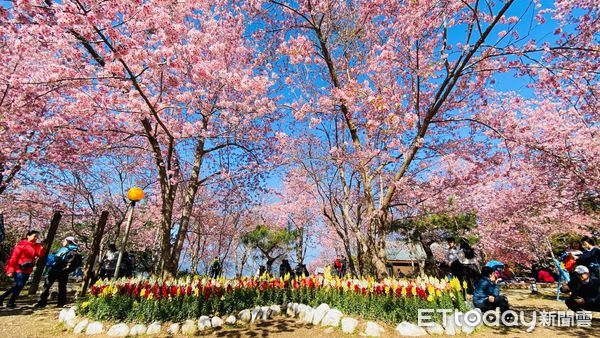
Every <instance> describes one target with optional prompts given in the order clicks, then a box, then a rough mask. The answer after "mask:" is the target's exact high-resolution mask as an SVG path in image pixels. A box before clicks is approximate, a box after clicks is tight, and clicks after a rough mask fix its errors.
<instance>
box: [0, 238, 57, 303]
mask: <svg viewBox="0 0 600 338" xmlns="http://www.w3.org/2000/svg"><path fill="white" fill-rule="evenodd" d="M39 236H40V233H39V231H35V230H31V231H29V232H28V233H27V235H26V236H25V238H24V239H23V240H21V241H20V242H19V244H17V245H16V246H15V248H14V249H13V251H12V254H11V255H10V259H9V260H8V262H7V263H6V268H5V271H6V275H7V276H8V277H12V278H13V279H14V280H15V283H14V285H13V286H12V287H11V288H10V289H8V290H6V292H4V294H3V295H2V296H0V306H2V303H4V300H5V299H6V297H8V296H9V295H10V299H9V300H8V304H6V306H7V307H9V308H15V307H16V304H15V301H16V300H17V297H19V294H20V293H21V290H23V287H24V286H25V283H26V282H27V280H28V279H29V275H30V274H31V272H33V268H34V267H35V261H36V259H37V258H38V257H41V256H43V255H44V253H45V251H46V250H45V249H44V247H43V246H42V245H41V244H39V243H38V238H39Z"/></svg>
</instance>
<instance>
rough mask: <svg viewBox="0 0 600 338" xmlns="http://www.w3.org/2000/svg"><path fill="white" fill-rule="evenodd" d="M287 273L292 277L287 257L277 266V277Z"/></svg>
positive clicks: (292, 273)
mask: <svg viewBox="0 0 600 338" xmlns="http://www.w3.org/2000/svg"><path fill="white" fill-rule="evenodd" d="M288 273H289V274H290V278H294V271H293V270H292V266H291V265H290V262H289V261H288V260H287V259H283V260H281V265H280V266H279V277H285V275H286V274H288Z"/></svg>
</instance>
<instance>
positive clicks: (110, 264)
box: [98, 243, 119, 279]
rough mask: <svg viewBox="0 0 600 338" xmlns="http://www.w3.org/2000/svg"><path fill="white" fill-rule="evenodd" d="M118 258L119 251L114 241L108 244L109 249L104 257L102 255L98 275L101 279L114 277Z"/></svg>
mask: <svg viewBox="0 0 600 338" xmlns="http://www.w3.org/2000/svg"><path fill="white" fill-rule="evenodd" d="M118 259H119V252H118V251H117V247H116V245H115V244H114V243H110V244H108V249H107V250H106V252H105V253H104V257H102V261H101V263H100V273H99V274H98V277H99V278H101V279H104V278H108V279H110V278H113V276H114V275H115V269H116V267H117V260H118Z"/></svg>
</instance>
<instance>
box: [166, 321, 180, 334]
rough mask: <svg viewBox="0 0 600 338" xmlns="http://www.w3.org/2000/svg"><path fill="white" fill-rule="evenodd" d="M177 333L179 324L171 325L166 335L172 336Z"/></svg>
mask: <svg viewBox="0 0 600 338" xmlns="http://www.w3.org/2000/svg"><path fill="white" fill-rule="evenodd" d="M178 333H179V323H173V324H171V325H170V326H169V328H168V329H167V334H170V335H172V336H174V335H176V334H178Z"/></svg>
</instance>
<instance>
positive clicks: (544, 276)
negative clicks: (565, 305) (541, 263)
mask: <svg viewBox="0 0 600 338" xmlns="http://www.w3.org/2000/svg"><path fill="white" fill-rule="evenodd" d="M536 280H537V281H538V283H554V281H555V279H554V276H552V274H551V273H550V271H548V269H546V268H541V269H539V270H538V271H537V276H536Z"/></svg>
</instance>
